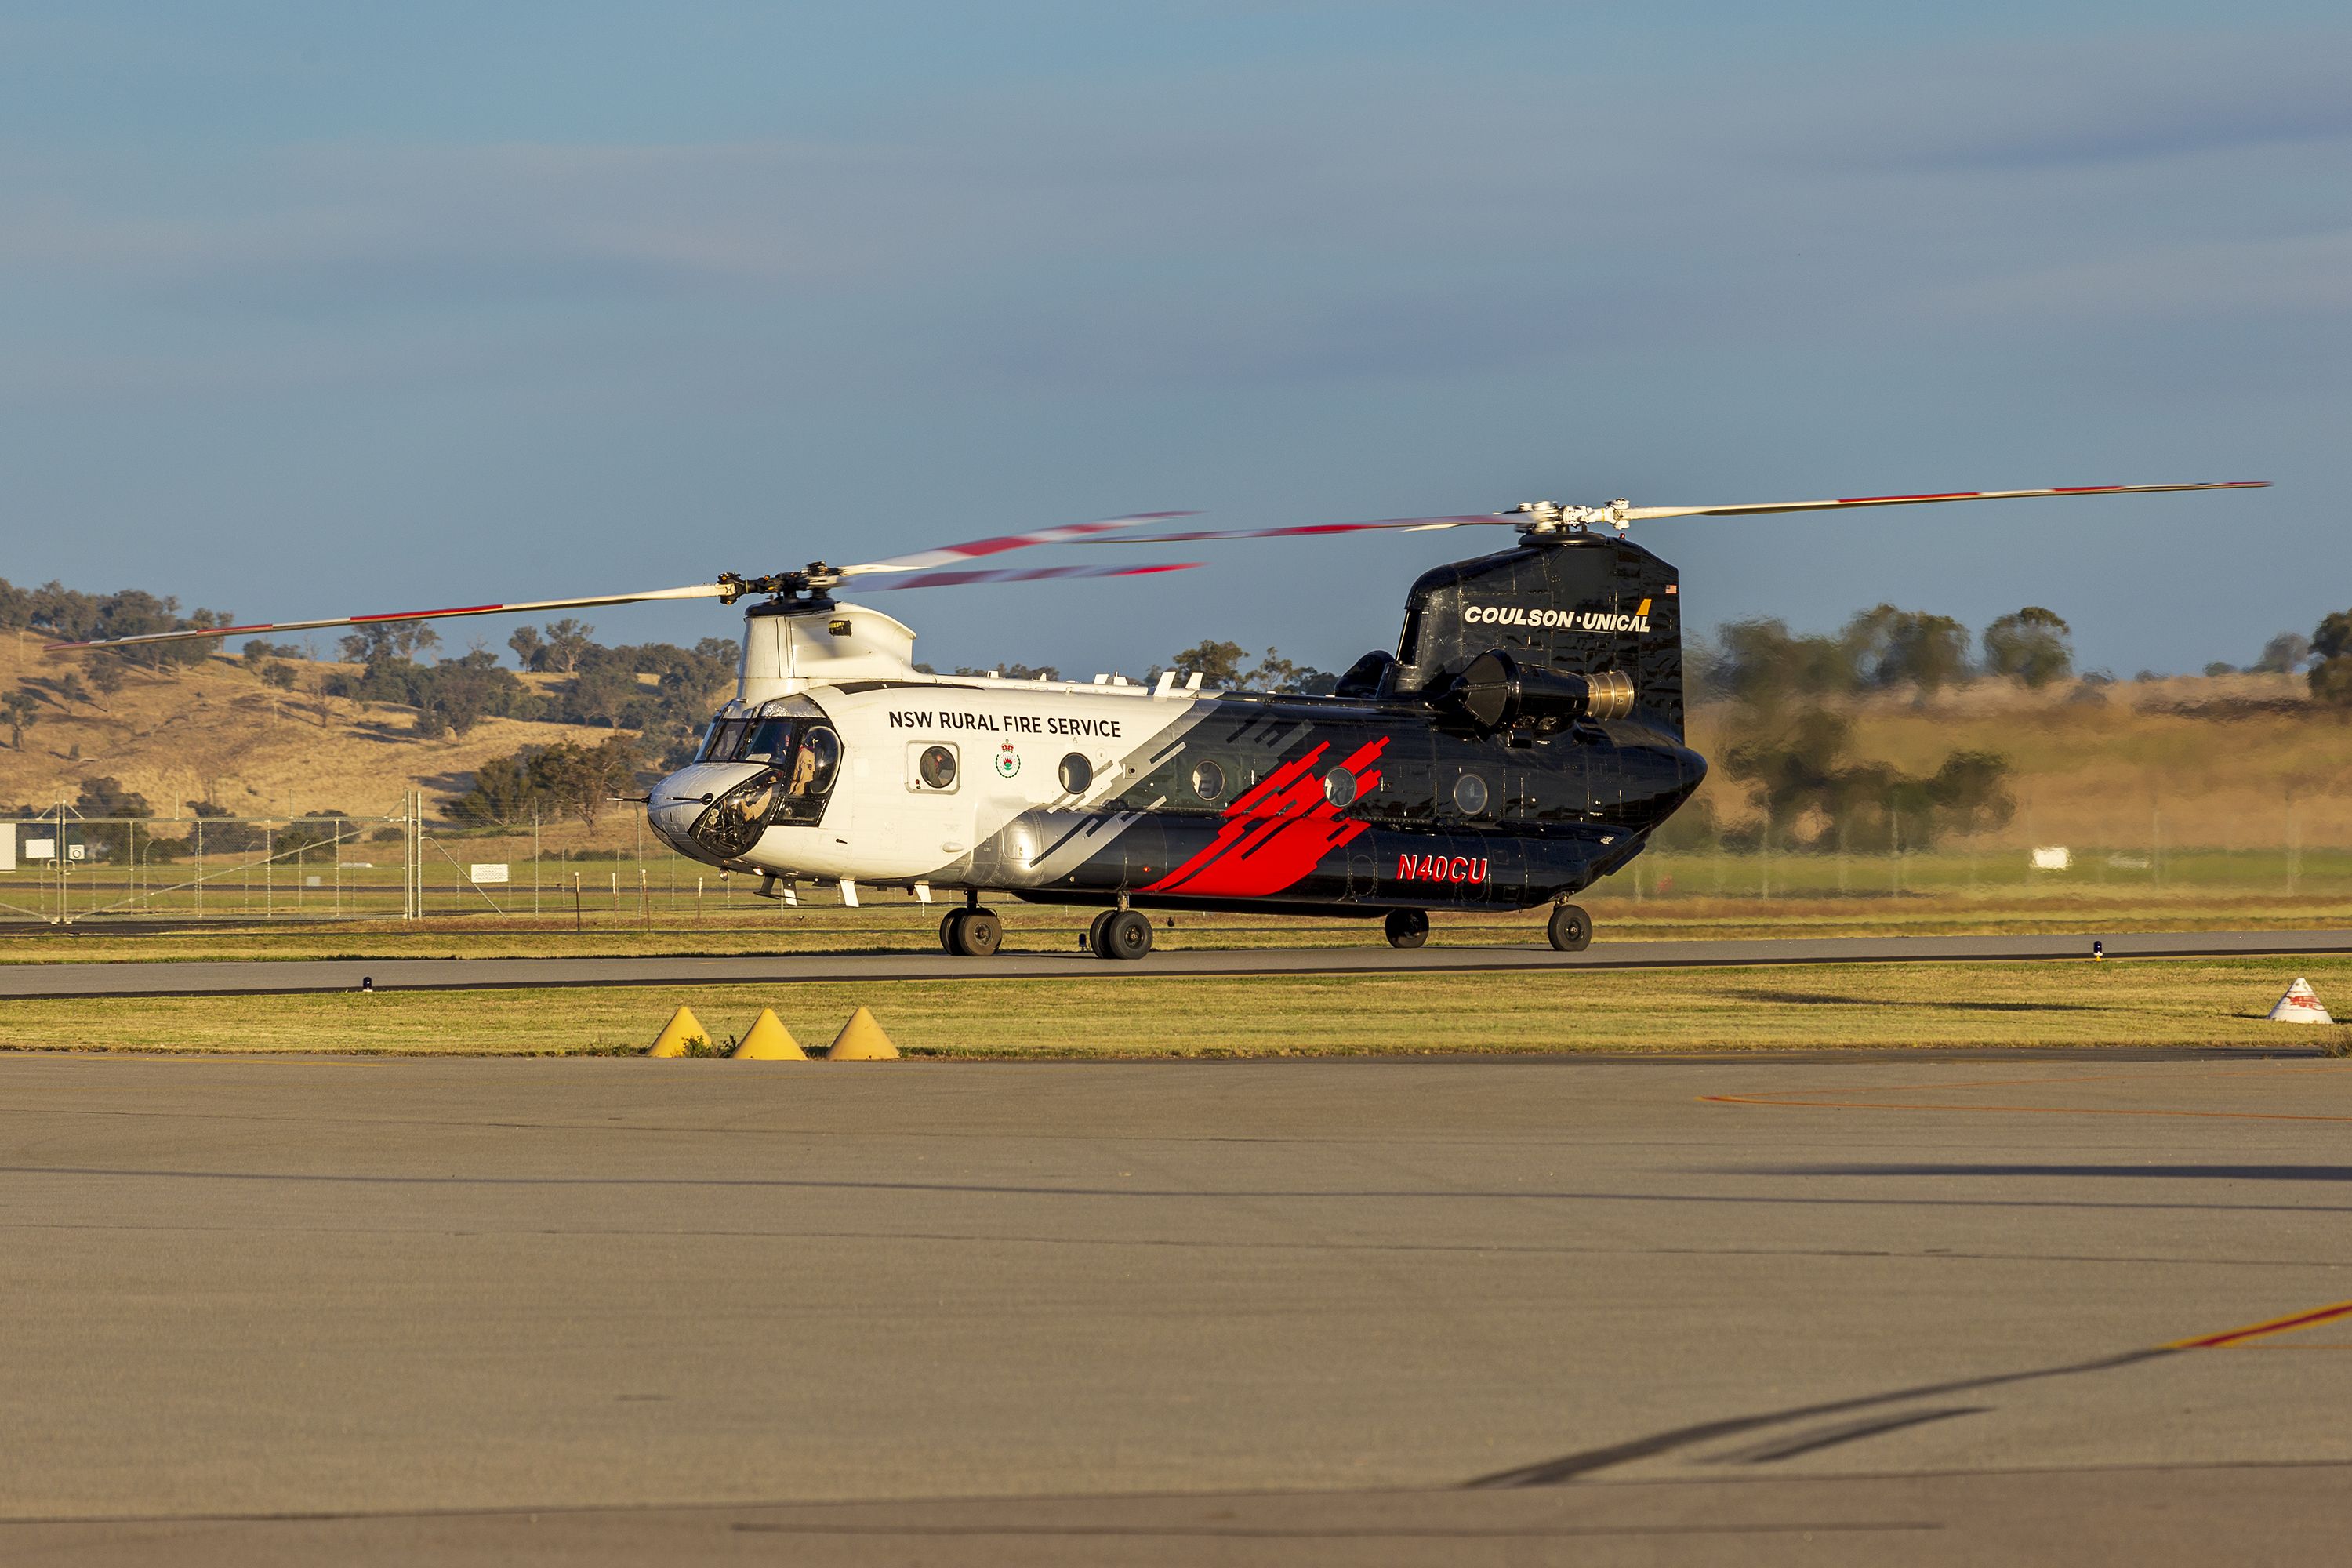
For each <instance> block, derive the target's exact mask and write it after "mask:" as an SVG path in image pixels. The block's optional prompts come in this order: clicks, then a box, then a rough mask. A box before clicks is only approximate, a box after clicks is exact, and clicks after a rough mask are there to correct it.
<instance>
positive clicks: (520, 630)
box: [507, 626, 547, 669]
mask: <svg viewBox="0 0 2352 1568" xmlns="http://www.w3.org/2000/svg"><path fill="white" fill-rule="evenodd" d="M507 647H510V648H512V649H514V656H515V665H516V667H517V668H521V669H537V668H539V667H540V666H539V658H540V656H541V654H542V653H543V652H545V650H546V648H547V644H546V643H545V642H543V641H541V638H540V635H539V630H538V628H537V627H535V626H517V627H516V628H515V629H514V635H513V636H512V637H509V638H507Z"/></svg>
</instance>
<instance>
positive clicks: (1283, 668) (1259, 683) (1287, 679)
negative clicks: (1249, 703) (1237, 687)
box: [1242, 648, 1339, 697]
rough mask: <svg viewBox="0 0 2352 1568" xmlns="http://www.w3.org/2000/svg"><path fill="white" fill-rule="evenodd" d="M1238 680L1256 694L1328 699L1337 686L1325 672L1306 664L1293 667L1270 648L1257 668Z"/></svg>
mask: <svg viewBox="0 0 2352 1568" xmlns="http://www.w3.org/2000/svg"><path fill="white" fill-rule="evenodd" d="M1242 679H1244V680H1245V681H1246V682H1247V683H1248V684H1249V685H1250V686H1252V687H1254V688H1255V689H1257V690H1260V691H1276V692H1281V693H1283V694H1285V695H1297V696H1307V697H1328V696H1329V695H1330V694H1331V689H1332V688H1333V687H1335V686H1337V685H1339V677H1338V676H1336V675H1333V674H1332V673H1330V672H1329V671H1328V670H1322V669H1318V668H1315V667H1314V666H1313V665H1310V664H1293V663H1292V662H1291V661H1290V660H1288V659H1286V658H1283V657H1282V655H1280V654H1278V653H1276V651H1275V650H1274V649H1272V648H1268V649H1266V650H1265V658H1262V659H1260V660H1258V662H1257V668H1255V669H1253V670H1251V671H1250V672H1249V674H1247V675H1246V676H1244V677H1243V678H1242Z"/></svg>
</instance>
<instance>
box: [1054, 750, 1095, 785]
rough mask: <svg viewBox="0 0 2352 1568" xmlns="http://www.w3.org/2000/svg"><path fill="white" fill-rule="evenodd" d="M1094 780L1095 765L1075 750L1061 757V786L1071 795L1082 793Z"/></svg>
mask: <svg viewBox="0 0 2352 1568" xmlns="http://www.w3.org/2000/svg"><path fill="white" fill-rule="evenodd" d="M1094 782H1095V765H1094V763H1090V762H1088V761H1087V759H1086V758H1085V757H1084V756H1082V755H1081V754H1079V753H1078V752H1071V753H1070V754H1069V755H1068V756H1066V757H1064V758H1063V759H1062V787H1063V788H1064V789H1065V790H1066V791H1068V792H1069V793H1070V794H1072V795H1084V794H1086V793H1087V785H1089V784H1093V783H1094Z"/></svg>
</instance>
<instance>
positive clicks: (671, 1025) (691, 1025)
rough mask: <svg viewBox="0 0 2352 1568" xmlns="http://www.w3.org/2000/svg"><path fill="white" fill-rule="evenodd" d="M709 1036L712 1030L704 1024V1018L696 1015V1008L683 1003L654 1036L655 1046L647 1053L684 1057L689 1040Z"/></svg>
mask: <svg viewBox="0 0 2352 1568" xmlns="http://www.w3.org/2000/svg"><path fill="white" fill-rule="evenodd" d="M709 1038H710V1031H709V1030H708V1029H706V1028H704V1027H703V1026H702V1020H701V1019H699V1018H698V1017H696V1016H694V1009H693V1008H691V1007H688V1006H683V1005H682V1006H680V1007H679V1008H678V1010H677V1012H675V1013H672V1014H671V1015H670V1016H669V1022H668V1023H667V1024H664V1025H663V1026H662V1032H661V1033H660V1034H658V1035H656V1036H655V1037H654V1044H653V1048H652V1049H651V1050H649V1051H647V1052H646V1055H647V1056H649V1057H682V1056H684V1055H686V1046H687V1042H688V1040H708V1039H709Z"/></svg>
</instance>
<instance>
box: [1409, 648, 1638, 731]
mask: <svg viewBox="0 0 2352 1568" xmlns="http://www.w3.org/2000/svg"><path fill="white" fill-rule="evenodd" d="M1441 700H1442V701H1443V702H1444V705H1445V706H1446V707H1449V708H1451V709H1453V710H1454V711H1455V712H1457V713H1459V714H1461V715H1462V716H1463V717H1464V718H1465V719H1467V720H1469V721H1470V722H1472V723H1473V724H1475V725H1477V726H1478V727H1479V728H1480V729H1481V730H1487V731H1494V730H1505V729H1508V728H1509V727H1510V726H1512V725H1514V724H1518V723H1523V722H1526V721H1530V720H1538V719H1560V720H1569V719H1622V718H1623V717H1625V715H1626V714H1628V713H1631V712H1632V711H1633V678H1632V677H1630V676H1628V675H1626V674H1624V673H1623V672H1622V671H1621V670H1614V669H1604V670H1601V671H1598V672H1596V673H1594V674H1591V675H1567V674H1563V673H1560V672H1559V671H1556V670H1549V669H1537V668H1530V667H1528V666H1527V665H1523V664H1521V663H1520V662H1519V661H1518V660H1517V659H1515V658H1512V657H1511V656H1510V655H1509V654H1507V653H1504V652H1502V651H1501V650H1500V649H1493V650H1490V651H1488V652H1486V653H1482V654H1480V655H1479V656H1478V657H1477V658H1475V659H1473V660H1471V661H1470V668H1467V669H1465V670H1464V671H1463V672H1462V673H1461V674H1459V675H1457V676H1455V677H1454V683H1453V684H1452V685H1451V686H1449V687H1447V688H1446V689H1445V693H1444V697H1443V698H1442V699H1441Z"/></svg>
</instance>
